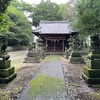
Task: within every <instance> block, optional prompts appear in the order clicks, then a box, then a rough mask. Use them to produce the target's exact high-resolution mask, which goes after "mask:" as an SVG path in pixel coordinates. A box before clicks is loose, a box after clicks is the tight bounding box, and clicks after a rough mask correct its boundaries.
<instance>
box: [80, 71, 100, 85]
mask: <svg viewBox="0 0 100 100" xmlns="http://www.w3.org/2000/svg"><path fill="white" fill-rule="evenodd" d="M82 78H83V79H84V80H85V81H86V83H88V84H100V78H89V77H87V76H86V75H85V74H84V73H82Z"/></svg>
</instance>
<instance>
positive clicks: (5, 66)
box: [0, 60, 16, 83]
mask: <svg viewBox="0 0 100 100" xmlns="http://www.w3.org/2000/svg"><path fill="white" fill-rule="evenodd" d="M15 77H16V73H15V71H14V67H11V61H10V60H0V83H9V82H10V81H12V80H13V79H14V78H15Z"/></svg>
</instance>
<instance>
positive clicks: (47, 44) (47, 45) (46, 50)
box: [45, 39, 48, 52]
mask: <svg viewBox="0 0 100 100" xmlns="http://www.w3.org/2000/svg"><path fill="white" fill-rule="evenodd" d="M45 47H46V52H47V51H48V41H47V39H46V46H45Z"/></svg>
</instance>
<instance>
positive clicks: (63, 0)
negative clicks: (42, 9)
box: [22, 0, 69, 4]
mask: <svg viewBox="0 0 100 100" xmlns="http://www.w3.org/2000/svg"><path fill="white" fill-rule="evenodd" d="M22 1H25V2H27V3H30V4H33V3H35V4H38V3H40V2H41V0H22ZM45 1H46V0H45ZM50 1H51V2H55V3H57V4H61V3H66V2H68V1H69V0H50Z"/></svg>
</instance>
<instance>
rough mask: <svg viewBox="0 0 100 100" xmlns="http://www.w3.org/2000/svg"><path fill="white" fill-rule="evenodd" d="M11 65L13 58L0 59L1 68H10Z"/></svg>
mask: <svg viewBox="0 0 100 100" xmlns="http://www.w3.org/2000/svg"><path fill="white" fill-rule="evenodd" d="M10 65H11V60H5V61H3V60H0V69H5V68H9V67H10Z"/></svg>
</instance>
